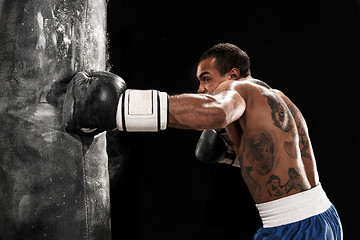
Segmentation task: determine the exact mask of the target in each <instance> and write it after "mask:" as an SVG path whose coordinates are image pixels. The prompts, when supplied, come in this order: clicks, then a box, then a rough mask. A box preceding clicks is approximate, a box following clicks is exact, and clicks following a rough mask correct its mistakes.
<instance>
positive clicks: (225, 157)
mask: <svg viewBox="0 0 360 240" xmlns="http://www.w3.org/2000/svg"><path fill="white" fill-rule="evenodd" d="M195 156H196V158H197V159H198V160H200V161H201V162H205V163H217V162H224V163H227V162H228V161H230V164H231V165H233V164H234V162H235V159H236V154H235V151H234V149H233V147H232V144H231V142H230V139H228V137H227V135H226V131H225V129H205V130H203V131H202V133H201V136H200V138H199V141H198V143H197V145H196V148H195Z"/></svg>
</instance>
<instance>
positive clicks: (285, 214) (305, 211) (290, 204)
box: [256, 183, 332, 228]
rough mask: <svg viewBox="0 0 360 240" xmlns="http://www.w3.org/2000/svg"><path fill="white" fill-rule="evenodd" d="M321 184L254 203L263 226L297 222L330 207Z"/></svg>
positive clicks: (268, 226)
mask: <svg viewBox="0 0 360 240" xmlns="http://www.w3.org/2000/svg"><path fill="white" fill-rule="evenodd" d="M331 205H332V204H331V202H330V200H329V199H328V197H327V196H326V194H325V192H324V190H323V188H322V187H321V184H320V183H319V184H318V185H317V186H316V187H314V188H311V189H309V190H307V191H304V192H300V193H297V194H294V195H291V196H288V197H284V198H280V199H277V200H274V201H271V202H266V203H261V204H256V207H257V209H258V210H259V214H260V217H261V220H262V222H263V227H264V228H270V227H277V226H281V225H285V224H289V223H294V222H298V221H301V220H304V219H306V218H309V217H312V216H315V215H318V214H320V213H323V212H325V211H326V210H327V209H329V208H330V207H331Z"/></svg>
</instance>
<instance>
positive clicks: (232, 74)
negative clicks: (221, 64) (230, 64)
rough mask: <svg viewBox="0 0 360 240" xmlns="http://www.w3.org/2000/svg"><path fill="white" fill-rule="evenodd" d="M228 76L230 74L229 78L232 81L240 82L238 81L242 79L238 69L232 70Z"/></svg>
mask: <svg viewBox="0 0 360 240" xmlns="http://www.w3.org/2000/svg"><path fill="white" fill-rule="evenodd" d="M228 74H229V76H230V78H231V79H232V80H238V79H240V71H239V69H237V68H233V69H231V70H230V71H229V72H228Z"/></svg>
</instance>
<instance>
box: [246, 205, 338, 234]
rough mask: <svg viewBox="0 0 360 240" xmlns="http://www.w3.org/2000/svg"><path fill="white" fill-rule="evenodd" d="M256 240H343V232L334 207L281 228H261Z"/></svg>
mask: <svg viewBox="0 0 360 240" xmlns="http://www.w3.org/2000/svg"><path fill="white" fill-rule="evenodd" d="M253 239H254V240H260V239H261V240H270V239H274V240H275V239H276V240H279V239H291V240H295V239H299V240H300V239H301V240H304V239H306V240H307V239H314V240H321V239H327V240H332V239H334V240H335V239H336V240H341V239H343V232H342V227H341V222H340V218H339V215H338V213H337V211H336V209H335V207H334V206H333V205H332V206H331V207H330V208H329V209H328V210H327V211H325V212H323V213H320V214H318V215H316V216H312V217H309V218H307V219H304V220H301V221H299V222H294V223H290V224H286V225H282V226H279V227H271V228H260V229H259V230H258V231H257V232H256V233H255V235H254V238H253Z"/></svg>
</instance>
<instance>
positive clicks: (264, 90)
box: [226, 79, 318, 203]
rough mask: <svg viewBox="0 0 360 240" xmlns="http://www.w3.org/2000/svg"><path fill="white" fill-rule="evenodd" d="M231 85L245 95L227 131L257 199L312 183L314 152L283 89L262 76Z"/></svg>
mask: <svg viewBox="0 0 360 240" xmlns="http://www.w3.org/2000/svg"><path fill="white" fill-rule="evenodd" d="M234 87H235V89H236V91H237V92H238V93H239V94H240V95H241V96H242V97H243V99H244V100H245V102H246V110H245V112H244V114H243V115H242V117H241V118H240V119H239V120H238V121H235V122H233V123H232V124H230V125H228V126H227V127H226V132H227V134H228V136H229V138H230V140H231V141H232V143H233V145H234V149H235V151H236V153H237V160H238V162H239V164H240V167H241V173H242V177H243V179H244V181H245V183H246V184H247V186H248V188H249V190H250V193H251V195H252V197H253V198H254V200H255V202H256V203H263V202H268V201H272V200H275V199H279V198H282V197H285V196H289V195H292V194H295V193H298V192H301V191H305V190H307V189H310V188H312V187H314V186H316V185H317V184H318V175H317V170H316V163H315V157H314V154H313V151H312V146H311V143H310V139H309V135H308V131H307V126H306V122H305V120H304V118H303V116H302V114H301V112H300V111H299V109H298V108H297V107H296V106H295V105H294V104H293V103H292V102H291V101H290V100H289V99H288V98H287V97H286V96H285V95H284V94H283V93H282V92H280V91H277V90H274V89H271V88H270V87H268V86H267V85H266V84H265V83H263V82H261V81H258V80H255V79H250V80H244V81H236V82H235V86H234Z"/></svg>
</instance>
